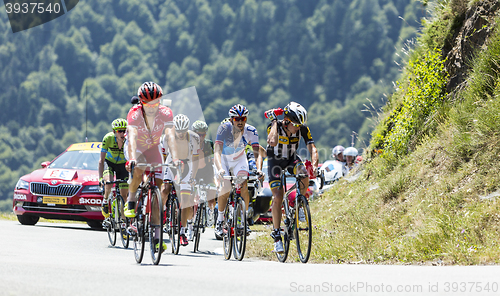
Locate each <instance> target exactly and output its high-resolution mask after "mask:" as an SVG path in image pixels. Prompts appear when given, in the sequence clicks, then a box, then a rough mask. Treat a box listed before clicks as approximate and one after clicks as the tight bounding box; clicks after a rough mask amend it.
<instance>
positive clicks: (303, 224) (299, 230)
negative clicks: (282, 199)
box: [294, 195, 312, 263]
mask: <svg viewBox="0 0 500 296" xmlns="http://www.w3.org/2000/svg"><path fill="white" fill-rule="evenodd" d="M294 219H295V225H296V227H295V239H296V241H297V242H296V243H297V253H299V259H300V261H301V262H302V263H307V261H308V260H309V255H311V243H312V227H311V211H310V210H309V202H308V201H307V199H306V197H305V196H303V195H300V196H299V198H297V209H296V211H295V217H294Z"/></svg>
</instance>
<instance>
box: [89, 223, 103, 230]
mask: <svg viewBox="0 0 500 296" xmlns="http://www.w3.org/2000/svg"><path fill="white" fill-rule="evenodd" d="M87 225H88V226H90V228H92V229H98V230H101V229H102V221H87Z"/></svg>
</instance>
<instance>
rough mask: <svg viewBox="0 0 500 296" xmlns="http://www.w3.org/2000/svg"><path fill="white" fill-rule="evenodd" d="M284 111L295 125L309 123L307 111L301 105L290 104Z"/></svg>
mask: <svg viewBox="0 0 500 296" xmlns="http://www.w3.org/2000/svg"><path fill="white" fill-rule="evenodd" d="M283 111H285V116H286V117H288V118H289V119H290V120H291V121H292V122H293V123H296V124H305V123H306V122H307V111H306V109H305V108H304V107H302V105H301V104H298V103H295V102H290V103H289V104H288V105H286V106H285V109H284V110H283Z"/></svg>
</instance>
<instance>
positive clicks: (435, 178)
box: [250, 1, 500, 265]
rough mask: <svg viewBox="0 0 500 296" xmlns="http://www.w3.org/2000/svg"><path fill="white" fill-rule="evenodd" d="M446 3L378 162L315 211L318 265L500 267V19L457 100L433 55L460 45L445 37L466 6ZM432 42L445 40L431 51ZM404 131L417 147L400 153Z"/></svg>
mask: <svg viewBox="0 0 500 296" xmlns="http://www.w3.org/2000/svg"><path fill="white" fill-rule="evenodd" d="M436 2H437V3H438V4H441V6H437V8H436V9H437V11H434V13H435V18H434V19H433V20H432V21H427V22H426V27H425V28H424V30H423V32H425V33H423V35H422V36H420V38H419V41H420V46H419V47H417V48H415V49H414V51H413V53H412V54H411V59H410V61H409V62H408V66H407V67H406V68H405V72H404V73H403V75H402V78H401V79H400V80H399V83H398V85H399V87H400V88H399V89H398V91H397V92H396V93H395V94H394V95H393V96H392V97H391V98H390V99H389V102H388V104H387V106H386V107H385V109H384V111H385V113H384V115H383V116H382V119H381V120H380V124H379V125H378V126H377V128H376V129H375V131H374V137H373V139H372V143H371V145H372V146H371V147H370V148H371V150H372V151H373V152H375V153H374V155H373V156H372V157H369V158H368V159H367V161H366V162H365V164H364V165H363V167H362V168H361V169H360V170H359V172H358V173H359V177H358V178H357V179H356V180H355V181H352V182H349V181H348V180H346V179H344V180H342V181H341V182H339V183H338V184H337V185H336V186H335V187H334V188H333V189H332V190H330V191H329V192H327V193H326V194H325V195H324V196H323V197H322V198H320V199H319V200H316V201H315V202H312V203H311V206H312V210H313V211H312V212H313V214H312V216H313V224H314V245H313V252H312V255H311V256H312V259H311V260H312V261H313V262H331V263H358V262H359V263H383V264H387V263H399V264H438V265H439V264H461V265H473V264H493V263H496V264H498V263H500V201H499V200H498V196H500V189H499V186H498V184H500V169H499V168H500V145H499V144H500V123H499V122H500V120H499V119H500V118H499V114H500V101H499V97H500V67H499V65H500V19H499V18H498V17H497V18H496V22H492V24H495V23H496V25H495V26H492V27H491V28H490V29H491V30H492V31H493V32H494V33H493V35H492V36H491V37H490V38H489V40H488V41H487V42H486V46H484V47H482V48H476V54H475V56H474V59H473V60H472V61H471V69H472V70H471V72H470V73H469V76H468V78H467V84H466V86H465V87H464V88H462V89H461V90H460V91H457V92H455V95H456V97H455V99H454V100H453V101H449V97H446V96H445V92H444V84H443V79H446V75H445V73H443V71H442V66H441V65H442V62H443V58H442V57H440V55H436V53H437V52H439V51H434V50H429V48H435V46H436V45H438V43H440V46H441V47H444V46H450V44H446V43H447V42H448V41H446V40H445V39H446V38H447V37H444V36H450V35H453V32H450V31H448V32H447V31H446V30H444V29H443V28H447V29H448V30H455V29H456V27H454V25H453V24H454V23H455V22H456V19H455V18H454V16H459V15H460V14H462V12H460V11H459V12H457V11H455V9H456V8H455V6H453V5H456V4H457V2H458V1H436ZM483 2H486V1H473V2H471V3H470V4H469V7H470V6H472V5H481V3H483ZM497 6H498V5H497ZM459 8H460V9H463V7H462V6H459ZM497 9H498V7H497ZM497 15H498V14H497ZM432 28H437V29H438V30H436V31H433V29H432ZM428 34H431V35H433V34H434V35H436V36H442V37H443V38H442V39H441V40H442V41H439V42H435V41H433V42H431V43H430V44H429V43H427V41H429V40H430V38H429V35H428ZM429 45H430V46H429ZM438 57H440V58H438ZM415 65H417V67H415ZM416 74H419V75H420V76H419V75H416ZM422 75H423V76H422ZM417 77H421V78H422V77H425V79H415V78H417ZM417 86H418V87H417ZM417 88H418V89H417ZM424 92H427V93H429V94H432V98H428V97H426V96H420V95H419V94H421V93H424ZM434 99H438V100H434ZM422 102H426V103H425V104H422ZM408 104H413V105H412V108H416V109H418V110H420V112H418V113H416V110H415V109H410V108H408V107H407V105H408ZM422 110H423V111H422ZM402 118H405V120H402ZM401 130H404V131H405V132H404V133H400V135H401V138H402V139H403V140H404V141H406V143H407V146H399V145H392V143H391V142H390V141H388V140H387V139H390V137H391V136H392V135H394V134H395V133H396V132H395V131H401ZM396 143H397V142H396ZM405 148H406V149H405ZM379 150H382V151H379ZM376 152H381V153H380V154H378V153H376ZM389 155H390V157H387V156H389ZM250 246H251V250H252V251H251V254H250V256H252V255H253V256H262V257H265V258H270V259H273V260H276V259H274V257H275V256H274V254H272V253H270V248H271V246H272V241H271V239H270V238H269V237H267V236H262V237H259V238H258V239H257V240H255V241H253V242H252V243H251V244H250ZM291 254H292V258H295V257H296V255H294V253H293V252H292V253H291ZM294 256H295V257H294Z"/></svg>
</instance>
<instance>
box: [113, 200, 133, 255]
mask: <svg viewBox="0 0 500 296" xmlns="http://www.w3.org/2000/svg"><path fill="white" fill-rule="evenodd" d="M124 204H125V202H124V200H123V197H122V196H121V195H118V196H117V197H116V210H115V217H118V218H117V219H116V220H117V228H118V229H119V230H120V238H121V241H122V245H123V247H124V248H125V249H127V248H128V245H129V242H130V235H129V234H128V232H127V225H128V219H127V217H125V215H123V207H124Z"/></svg>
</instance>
